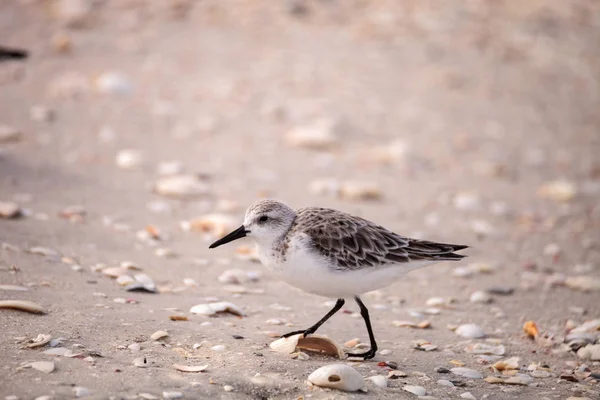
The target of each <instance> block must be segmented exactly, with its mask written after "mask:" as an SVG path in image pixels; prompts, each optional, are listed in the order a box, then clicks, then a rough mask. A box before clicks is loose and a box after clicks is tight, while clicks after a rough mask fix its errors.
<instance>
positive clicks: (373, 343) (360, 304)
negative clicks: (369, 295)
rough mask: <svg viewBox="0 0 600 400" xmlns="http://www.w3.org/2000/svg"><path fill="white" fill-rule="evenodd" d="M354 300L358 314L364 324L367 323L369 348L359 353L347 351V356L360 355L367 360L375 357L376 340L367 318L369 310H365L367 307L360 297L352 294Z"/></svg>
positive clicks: (369, 320)
mask: <svg viewBox="0 0 600 400" xmlns="http://www.w3.org/2000/svg"><path fill="white" fill-rule="evenodd" d="M354 300H356V303H357V304H358V307H359V308H360V315H362V317H363V319H364V320H365V325H367V332H369V342H371V348H370V349H369V351H365V352H364V353H359V354H351V353H348V356H349V357H362V358H364V359H365V360H368V359H370V358H373V357H375V354H376V353H377V342H376V341H375V335H373V328H371V319H370V318H369V310H367V307H366V306H365V305H364V304H363V302H362V300H361V299H360V297H358V296H354Z"/></svg>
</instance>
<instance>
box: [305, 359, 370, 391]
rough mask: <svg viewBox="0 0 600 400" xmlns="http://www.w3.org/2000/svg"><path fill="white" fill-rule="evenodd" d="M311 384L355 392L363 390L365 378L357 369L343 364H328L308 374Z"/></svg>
mask: <svg viewBox="0 0 600 400" xmlns="http://www.w3.org/2000/svg"><path fill="white" fill-rule="evenodd" d="M308 381H309V382H310V383H312V384H313V385H316V386H320V387H327V388H332V389H338V390H343V391H345V392H355V391H357V390H364V387H365V379H364V378H363V377H362V375H361V374H359V373H358V371H357V370H355V369H354V368H352V367H350V366H349V365H345V364H330V365H325V366H322V367H321V368H319V369H317V370H315V371H314V372H312V373H311V374H310V375H309V376H308Z"/></svg>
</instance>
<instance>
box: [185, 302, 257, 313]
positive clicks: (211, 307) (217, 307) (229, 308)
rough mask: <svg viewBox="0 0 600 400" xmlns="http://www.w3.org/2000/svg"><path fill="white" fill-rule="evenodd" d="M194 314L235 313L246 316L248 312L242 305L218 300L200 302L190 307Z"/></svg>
mask: <svg viewBox="0 0 600 400" xmlns="http://www.w3.org/2000/svg"><path fill="white" fill-rule="evenodd" d="M190 312H191V313H192V314H200V315H217V314H224V313H229V314H233V315H237V316H238V317H244V316H246V314H245V313H244V310H242V309H241V308H240V307H238V306H236V305H235V304H233V303H229V302H227V301H218V302H215V303H206V304H198V305H195V306H194V307H192V308H191V309H190Z"/></svg>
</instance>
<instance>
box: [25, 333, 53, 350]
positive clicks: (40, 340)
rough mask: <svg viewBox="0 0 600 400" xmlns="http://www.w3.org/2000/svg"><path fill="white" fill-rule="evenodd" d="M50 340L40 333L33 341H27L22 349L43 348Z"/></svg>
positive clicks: (49, 337) (50, 338) (50, 337)
mask: <svg viewBox="0 0 600 400" xmlns="http://www.w3.org/2000/svg"><path fill="white" fill-rule="evenodd" d="M50 340H52V336H50V335H47V334H44V333H40V334H39V335H37V337H36V338H35V339H30V340H28V341H27V344H26V345H25V346H24V347H25V348H28V349H35V348H36V347H42V346H45V345H46V344H47V343H49V342H50Z"/></svg>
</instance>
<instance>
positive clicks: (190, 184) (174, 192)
mask: <svg viewBox="0 0 600 400" xmlns="http://www.w3.org/2000/svg"><path fill="white" fill-rule="evenodd" d="M154 190H156V193H158V194H160V195H163V196H165V197H172V198H178V199H194V198H198V197H201V196H204V195H206V194H208V185H207V184H206V183H204V182H203V181H202V180H201V179H200V178H199V177H198V176H196V175H172V176H167V177H164V178H161V179H159V180H158V181H157V182H156V185H155V187H154Z"/></svg>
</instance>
